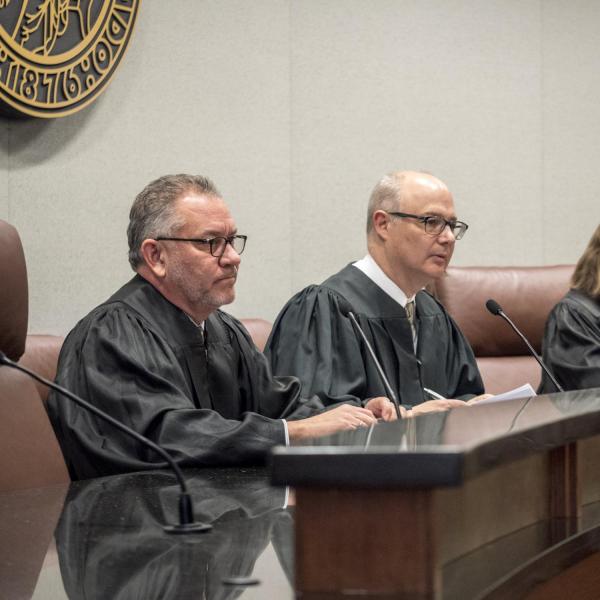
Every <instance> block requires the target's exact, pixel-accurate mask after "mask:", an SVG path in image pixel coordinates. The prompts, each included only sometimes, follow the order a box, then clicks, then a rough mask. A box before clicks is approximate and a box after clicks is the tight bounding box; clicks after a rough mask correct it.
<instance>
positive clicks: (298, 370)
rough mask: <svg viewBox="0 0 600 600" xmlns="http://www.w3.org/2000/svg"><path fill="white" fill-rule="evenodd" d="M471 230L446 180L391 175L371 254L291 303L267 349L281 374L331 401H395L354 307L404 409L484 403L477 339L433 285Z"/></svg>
mask: <svg viewBox="0 0 600 600" xmlns="http://www.w3.org/2000/svg"><path fill="white" fill-rule="evenodd" d="M467 228H468V226H467V224H466V223H463V222H462V221H459V220H457V217H456V211H455V208H454V201H453V198H452V194H451V193H450V191H449V190H448V188H447V187H446V185H445V184H444V183H443V182H442V181H440V180H439V179H437V178H436V177H434V176H432V175H430V174H427V173H421V172H414V171H400V172H396V173H392V174H390V175H386V176H385V177H383V178H382V179H381V180H380V181H379V183H378V184H377V185H376V186H375V189H374V190H373V192H372V194H371V198H370V200H369V206H368V211H367V248H368V253H367V255H366V256H365V257H364V258H362V259H361V260H358V261H357V262H354V263H352V264H349V265H348V266H346V267H344V268H343V269H342V270H341V271H340V272H339V273H336V274H335V275H333V276H331V277H329V279H327V280H325V281H324V282H323V283H321V284H320V285H310V286H308V287H307V288H305V289H304V290H302V291H301V292H299V293H297V294H296V295H295V296H294V297H293V298H292V299H291V300H289V302H288V303H287V304H286V305H285V306H284V308H283V309H282V311H281V313H280V314H279V316H278V318H277V320H276V322H275V325H274V328H273V331H272V333H271V337H270V338H269V341H268V344H267V348H266V354H267V356H268V357H269V360H270V362H271V366H272V369H273V372H274V373H276V374H284V373H286V374H293V375H296V376H297V377H298V378H299V379H300V381H301V382H302V386H303V394H308V395H312V394H316V395H318V396H319V397H320V399H321V401H322V402H324V403H325V404H326V405H327V404H334V403H337V402H340V401H344V402H354V403H356V404H360V403H361V401H362V402H364V400H365V399H369V398H373V397H381V396H385V395H386V394H385V388H384V387H383V384H382V381H381V378H380V377H379V375H378V373H377V371H376V369H375V366H374V364H373V361H372V360H371V358H370V357H369V355H368V353H367V351H366V348H365V347H364V346H363V343H362V342H361V340H360V339H359V338H358V337H357V335H356V332H355V331H354V329H353V327H352V324H351V322H350V320H349V319H348V317H347V316H345V315H346V314H347V310H348V309H347V306H348V304H349V305H350V307H351V308H352V312H354V314H355V315H356V317H357V319H358V322H359V324H360V326H361V328H362V329H363V330H364V331H365V333H366V335H367V338H368V339H369V342H370V344H371V346H372V347H373V348H374V349H375V353H376V354H377V357H378V359H379V361H380V362H381V364H382V366H383V369H384V371H385V373H386V374H387V376H388V378H389V380H390V384H391V386H392V388H393V389H394V391H395V393H396V394H397V396H398V399H399V402H400V404H401V405H402V407H403V409H404V410H406V411H408V412H412V414H418V413H423V412H428V411H437V410H445V409H448V408H452V407H457V406H464V405H465V401H467V400H471V401H476V400H477V399H480V397H483V396H481V395H482V394H483V391H484V390H483V383H482V380H481V376H480V374H479V370H478V368H477V364H476V362H475V358H474V355H473V351H472V350H471V347H470V346H469V343H468V342H467V340H466V339H465V337H464V336H463V334H462V333H461V332H460V330H459V329H458V326H457V325H456V323H455V322H454V321H453V320H452V318H451V317H450V316H449V315H448V313H447V312H446V310H445V309H444V307H443V306H442V305H441V304H440V303H439V302H438V301H437V300H436V299H435V298H434V297H433V296H431V295H430V294H429V293H428V292H427V291H426V290H425V289H424V287H425V286H426V285H427V284H429V283H431V282H432V281H434V280H436V279H439V278H440V277H443V276H444V275H445V273H446V268H447V267H448V264H449V262H450V259H451V258H452V253H453V251H454V244H455V243H456V241H457V240H460V239H461V238H462V237H463V235H464V234H465V232H466V231H467Z"/></svg>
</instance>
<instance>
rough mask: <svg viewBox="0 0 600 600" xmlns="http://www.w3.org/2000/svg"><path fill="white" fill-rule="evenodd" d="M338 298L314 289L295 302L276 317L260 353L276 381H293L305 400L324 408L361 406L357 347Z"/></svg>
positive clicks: (361, 375) (362, 380)
mask: <svg viewBox="0 0 600 600" xmlns="http://www.w3.org/2000/svg"><path fill="white" fill-rule="evenodd" d="M338 302H339V297H338V296H337V295H336V294H335V292H332V291H330V290H328V289H327V288H321V287H319V286H310V287H308V288H306V289H304V290H303V291H301V292H299V293H298V294H297V295H296V296H294V297H293V298H292V299H291V300H290V301H289V302H288V303H287V304H286V305H285V306H284V307H283V309H282V311H281V313H280V314H279V316H278V317H277V320H276V321H275V324H274V325H273V330H272V332H271V335H270V337H269V340H268V341H267V345H266V347H265V354H266V356H267V358H268V359H269V360H270V363H271V367H272V369H273V373H275V374H276V375H290V374H291V375H295V376H296V377H298V378H299V379H300V381H301V382H302V394H303V395H304V396H312V395H314V394H316V395H318V396H319V398H320V399H321V402H323V404H325V405H326V406H330V405H333V404H337V403H339V402H351V403H353V404H357V405H360V403H361V402H360V401H361V399H362V398H365V394H366V374H365V369H364V365H363V362H362V352H361V347H360V344H359V342H358V339H357V337H356V334H355V333H354V331H353V330H352V325H351V323H350V320H349V319H347V318H345V317H343V316H342V314H341V312H340V309H339V305H338Z"/></svg>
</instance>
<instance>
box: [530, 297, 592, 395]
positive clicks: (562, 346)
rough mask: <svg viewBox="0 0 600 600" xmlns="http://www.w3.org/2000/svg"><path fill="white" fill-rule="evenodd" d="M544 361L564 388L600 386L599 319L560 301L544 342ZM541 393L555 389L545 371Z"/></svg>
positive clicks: (548, 324)
mask: <svg viewBox="0 0 600 600" xmlns="http://www.w3.org/2000/svg"><path fill="white" fill-rule="evenodd" d="M542 346H543V348H542V349H543V356H544V362H545V363H546V364H547V366H548V368H549V369H550V371H551V373H552V374H553V375H554V377H555V378H556V379H557V381H558V382H559V383H560V384H561V385H562V386H563V388H564V389H565V390H579V389H586V388H594V387H600V322H599V321H598V320H597V319H594V315H593V314H592V313H590V312H587V311H584V310H581V311H580V310H578V309H577V307H575V306H572V305H571V304H569V303H567V302H560V303H559V304H558V305H557V306H556V307H555V308H554V310H553V311H552V312H551V313H550V316H549V317H548V321H547V323H546V330H545V333H544V341H543V345H542ZM538 391H539V393H552V392H555V391H556V388H555V387H554V384H553V383H552V382H551V381H550V379H549V378H548V376H547V375H546V374H545V373H542V383H541V384H540V388H539V390H538Z"/></svg>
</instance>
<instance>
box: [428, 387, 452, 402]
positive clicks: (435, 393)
mask: <svg viewBox="0 0 600 600" xmlns="http://www.w3.org/2000/svg"><path fill="white" fill-rule="evenodd" d="M423 391H424V392H426V393H428V394H429V395H430V396H431V397H432V398H433V399H434V400H445V399H446V398H444V396H440V395H439V394H438V393H437V392H434V391H433V390H430V389H429V388H426V387H424V388H423Z"/></svg>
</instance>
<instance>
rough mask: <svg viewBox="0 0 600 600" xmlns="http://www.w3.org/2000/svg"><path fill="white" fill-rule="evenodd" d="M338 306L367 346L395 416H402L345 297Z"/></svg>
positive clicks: (373, 352) (394, 396) (395, 397)
mask: <svg viewBox="0 0 600 600" xmlns="http://www.w3.org/2000/svg"><path fill="white" fill-rule="evenodd" d="M338 306H339V308H340V311H341V313H342V315H344V316H345V317H348V318H349V319H350V321H351V323H352V325H353V326H354V329H355V330H356V331H358V334H359V335H360V337H361V339H362V341H363V342H364V344H365V347H366V348H367V351H368V353H369V356H370V357H371V360H372V361H373V364H374V365H375V368H376V369H377V373H379V377H380V378H381V381H382V383H383V387H384V388H385V391H386V393H387V395H388V396H389V398H390V399H391V401H392V402H393V403H394V407H395V408H396V416H397V417H398V418H399V419H401V418H402V416H401V415H400V404H399V403H398V398H397V396H396V394H395V393H394V390H393V389H392V386H391V385H390V382H389V381H388V378H387V377H386V376H385V372H384V371H383V367H382V366H381V364H380V362H379V360H378V359H377V355H376V354H375V351H374V350H373V348H372V347H371V344H370V343H369V340H368V339H367V336H366V335H365V332H364V331H363V330H362V328H361V326H360V325H359V324H358V321H357V319H356V317H355V316H354V313H353V312H352V306H350V303H349V302H348V301H347V300H346V299H345V298H340V299H339V301H338Z"/></svg>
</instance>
